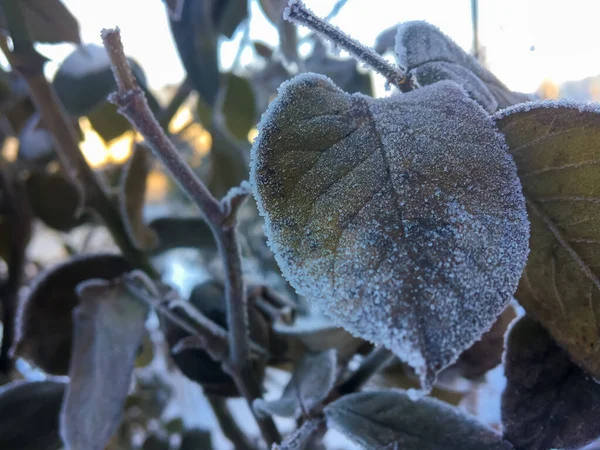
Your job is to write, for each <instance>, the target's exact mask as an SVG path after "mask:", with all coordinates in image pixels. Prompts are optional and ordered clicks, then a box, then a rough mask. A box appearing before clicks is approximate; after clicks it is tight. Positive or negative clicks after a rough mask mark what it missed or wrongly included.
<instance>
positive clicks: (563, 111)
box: [495, 101, 600, 379]
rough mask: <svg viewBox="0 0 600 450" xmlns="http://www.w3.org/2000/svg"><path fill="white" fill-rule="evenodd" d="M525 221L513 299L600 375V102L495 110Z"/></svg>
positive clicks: (518, 106)
mask: <svg viewBox="0 0 600 450" xmlns="http://www.w3.org/2000/svg"><path fill="white" fill-rule="evenodd" d="M495 119H496V121H497V124H498V127H499V129H500V131H501V132H502V133H504V135H505V136H506V143H507V144H508V147H509V149H510V152H511V153H512V155H513V158H514V160H515V163H516V164H517V168H518V171H519V176H520V178H521V183H522V184H523V193H524V195H525V198H526V200H527V208H528V212H529V220H530V221H531V241H530V247H531V254H530V256H529V260H528V261H527V266H526V268H525V272H524V274H523V278H522V279H521V283H520V284H519V288H518V290H517V292H516V294H515V297H516V298H517V300H518V301H519V303H520V304H521V305H522V306H523V307H524V308H525V309H526V310H527V312H528V313H529V314H530V315H531V316H532V317H533V318H535V319H536V320H537V321H538V322H540V323H541V324H542V325H543V326H544V327H545V328H546V329H547V330H548V331H549V332H550V334H551V335H552V337H553V338H554V340H556V342H558V344H559V345H560V346H561V347H562V348H564V349H565V350H567V351H568V352H569V355H570V356H571V358H572V359H573V361H574V362H576V363H577V364H579V365H580V366H581V367H583V368H585V369H586V370H587V371H588V372H589V373H590V374H591V375H593V376H594V377H596V378H598V379H600V326H599V325H598V324H600V246H599V245H598V244H600V171H599V170H598V167H599V164H600V107H599V106H598V104H591V105H586V104H582V103H575V102H568V101H545V102H539V103H529V104H522V105H517V106H515V107H512V108H509V109H506V110H503V111H500V112H498V114H497V115H496V116H495Z"/></svg>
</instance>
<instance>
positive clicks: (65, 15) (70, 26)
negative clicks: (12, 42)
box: [0, 0, 81, 44]
mask: <svg viewBox="0 0 600 450" xmlns="http://www.w3.org/2000/svg"><path fill="white" fill-rule="evenodd" d="M18 3H19V6H20V7H21V11H22V12H23V16H24V19H25V25H26V26H27V29H28V31H29V37H30V38H31V39H32V40H33V41H34V42H40V43H48V44H60V43H63V42H72V43H73V44H79V43H80V42H81V38H80V36H79V23H78V22H77V19H76V18H75V17H74V16H73V14H71V12H70V11H69V10H68V9H67V8H66V6H65V5H64V4H63V3H62V2H61V1H60V0H19V1H18ZM1 12H2V8H1V7H0V13H1ZM6 21H7V19H6V17H5V15H4V14H0V27H1V28H2V29H4V30H6V29H7V22H6Z"/></svg>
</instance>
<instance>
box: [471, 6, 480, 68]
mask: <svg viewBox="0 0 600 450" xmlns="http://www.w3.org/2000/svg"><path fill="white" fill-rule="evenodd" d="M471 20H472V23H473V56H474V57H475V59H476V60H478V61H479V57H480V55H479V2H478V0H471Z"/></svg>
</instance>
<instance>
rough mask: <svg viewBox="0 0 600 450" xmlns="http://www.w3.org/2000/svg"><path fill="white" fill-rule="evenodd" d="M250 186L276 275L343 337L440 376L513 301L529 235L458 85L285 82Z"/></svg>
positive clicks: (507, 168)
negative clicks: (365, 87) (395, 90)
mask: <svg viewBox="0 0 600 450" xmlns="http://www.w3.org/2000/svg"><path fill="white" fill-rule="evenodd" d="M259 131H260V132H259V136H258V138H257V140H256V141H255V143H254V146H253V148H252V165H251V174H250V177H251V182H252V185H253V189H254V195H255V198H256V200H257V203H258V206H259V208H260V211H261V214H262V215H263V216H264V218H265V231H266V234H267V236H268V239H269V244H270V246H271V247H272V249H273V251H274V253H275V255H276V258H277V261H278V263H279V265H280V267H281V270H282V273H283V274H284V275H285V276H286V278H287V279H288V280H289V281H290V283H291V284H292V286H294V288H295V289H296V290H297V291H298V293H299V294H301V295H304V296H306V297H307V298H308V299H310V300H311V301H312V304H313V305H314V306H315V307H316V308H317V309H318V310H320V311H322V312H323V313H324V314H325V315H327V316H328V317H330V318H331V320H333V321H334V322H335V323H337V324H338V325H339V326H342V327H344V328H345V329H346V330H348V331H350V332H351V333H353V334H355V335H358V336H360V337H362V338H364V339H368V340H370V341H373V342H376V343H380V344H383V345H385V346H386V347H388V348H390V349H391V350H392V351H394V352H395V353H396V354H397V355H398V356H399V357H400V358H401V359H403V360H404V361H406V362H408V363H409V364H410V365H411V366H413V367H414V368H415V369H416V371H417V373H418V374H419V375H420V378H421V384H422V387H423V389H424V390H425V391H428V390H429V389H430V388H431V384H432V382H433V380H434V378H435V374H436V373H437V372H438V371H439V370H440V369H442V368H443V367H445V366H447V365H448V364H450V363H452V362H453V361H454V360H456V358H457V357H458V355H459V354H460V353H461V352H462V351H463V350H465V349H466V348H468V347H469V346H470V345H471V344H472V343H473V342H474V341H475V340H477V339H478V338H479V337H481V335H482V334H483V333H484V332H485V331H487V330H488V329H489V328H490V326H491V325H492V324H493V322H494V320H495V319H496V317H497V316H498V314H499V313H500V312H501V311H502V310H503V308H504V307H505V306H506V304H507V303H508V302H509V301H510V299H511V298H512V294H513V293H514V291H515V289H516V286H517V283H518V281H519V277H520V275H521V272H522V270H523V267H524V265H525V261H526V257H527V252H528V250H527V242H528V238H529V227H528V222H527V216H526V212H525V203H524V199H523V196H522V193H521V186H520V182H519V180H518V178H517V173H516V168H515V165H514V162H513V161H512V159H511V157H510V156H509V154H508V153H507V152H506V147H505V145H504V141H503V139H502V136H501V135H500V134H499V133H498V132H497V130H496V127H495V125H494V124H493V122H492V120H491V118H490V117H489V116H488V115H487V114H486V113H485V111H484V110H483V109H482V108H481V107H479V106H478V105H477V104H476V103H475V102H474V101H472V100H471V99H470V98H469V97H468V95H467V94H466V92H465V91H464V90H463V89H462V88H461V87H460V86H458V85H457V84H456V83H454V82H449V81H443V82H439V83H435V84H434V85H431V86H428V87H424V88H422V89H419V90H416V91H414V92H411V93H408V94H404V95H394V96H392V97H389V98H386V99H373V98H370V97H366V96H364V95H361V94H354V95H349V94H347V93H345V92H343V91H342V90H340V89H339V88H337V87H336V86H335V85H334V84H333V82H331V80H329V79H328V78H326V77H324V76H321V75H315V74H304V75H300V76H298V77H296V78H294V79H292V80H291V81H289V82H286V83H284V84H282V86H281V87H280V89H279V95H278V97H277V99H276V100H274V101H273V102H272V103H271V105H270V107H269V109H268V110H267V112H266V113H265V114H264V115H263V117H262V120H261V123H260V124H259Z"/></svg>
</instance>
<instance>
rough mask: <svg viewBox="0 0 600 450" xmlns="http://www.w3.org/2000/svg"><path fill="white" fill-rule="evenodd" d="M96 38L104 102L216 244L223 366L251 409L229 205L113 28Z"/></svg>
mask: <svg viewBox="0 0 600 450" xmlns="http://www.w3.org/2000/svg"><path fill="white" fill-rule="evenodd" d="M102 41H103V43H104V46H105V48H106V49H107V51H108V55H109V57H110V60H111V63H112V68H113V73H114V75H115V80H116V82H117V88H118V90H117V92H116V93H114V94H112V95H111V97H110V100H111V101H112V102H113V103H115V104H116V105H117V106H118V107H119V112H120V113H121V114H122V115H124V116H125V117H126V118H127V119H128V120H129V121H130V122H131V124H132V125H133V126H134V128H135V129H136V130H137V131H138V132H139V133H140V134H141V135H142V136H144V139H145V140H146V141H147V142H148V144H149V145H150V146H151V147H152V149H153V151H154V153H155V155H156V157H157V158H158V159H159V160H160V161H162V163H163V164H164V165H165V167H166V168H167V169H168V170H169V172H170V173H171V175H172V176H173V177H174V178H175V180H176V181H177V182H178V184H179V185H180V186H181V188H182V189H183V190H184V191H185V192H186V193H187V194H188V195H189V196H190V198H191V199H192V201H193V202H194V203H195V204H196V205H197V206H198V208H199V209H200V212H201V213H202V214H203V215H204V217H205V219H206V221H207V223H208V225H209V226H210V229H211V231H212V233H213V236H214V238H215V241H216V242H217V247H218V248H219V253H220V256H221V259H222V261H223V265H224V268H225V278H226V284H225V292H226V300H227V326H228V333H229V349H230V354H229V361H228V364H226V365H224V366H225V368H227V369H228V370H230V373H231V375H232V377H233V379H234V380H235V383H236V386H237V387H238V389H239V391H240V392H241V393H242V395H243V396H244V397H245V398H246V401H247V402H248V405H249V406H250V408H251V409H252V402H253V401H254V399H255V398H259V397H261V396H262V392H261V386H260V383H259V382H258V380H256V379H255V377H254V374H253V373H252V369H251V366H250V362H249V338H248V305H247V298H246V292H245V286H244V279H243V277H242V260H241V255H240V249H239V243H238V240H237V231H236V223H235V220H233V219H232V217H231V214H230V213H231V211H232V209H230V210H229V211H224V208H223V206H222V203H221V202H219V201H218V200H217V199H216V198H215V197H213V195H212V194H211V193H210V192H209V190H208V189H207V187H206V186H205V185H204V183H202V181H201V180H200V179H199V178H198V177H197V176H196V174H195V173H194V172H193V171H192V169H191V168H190V167H189V166H188V165H187V164H186V162H185V161H184V160H183V158H182V157H181V156H180V155H179V152H178V151H177V149H176V148H175V146H174V145H173V144H172V143H171V141H170V140H169V139H168V138H167V136H166V135H165V133H164V131H163V130H162V128H161V127H160V125H159V123H158V122H157V120H156V118H155V117H154V115H153V114H152V112H151V111H150V108H149V107H148V103H147V101H146V99H145V97H144V93H143V92H142V90H141V89H140V88H139V86H138V85H137V82H136V80H135V78H134V77H133V75H132V72H131V67H130V66H129V63H128V61H127V59H126V58H125V52H124V50H123V44H122V42H121V34H120V32H119V29H118V28H117V29H114V30H102ZM257 422H258V424H259V426H260V428H261V432H262V434H263V437H264V439H265V441H266V442H267V444H268V445H269V446H270V445H271V444H272V443H273V442H279V440H280V436H279V432H278V431H277V428H276V427H275V424H274V423H273V421H272V419H262V420H260V419H258V418H257Z"/></svg>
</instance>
